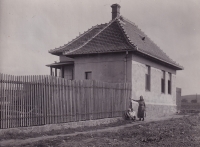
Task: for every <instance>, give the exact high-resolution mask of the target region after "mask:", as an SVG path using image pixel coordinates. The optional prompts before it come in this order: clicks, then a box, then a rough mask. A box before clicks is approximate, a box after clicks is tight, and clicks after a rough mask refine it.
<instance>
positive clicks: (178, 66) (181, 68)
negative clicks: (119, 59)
mask: <svg viewBox="0 0 200 147" xmlns="http://www.w3.org/2000/svg"><path fill="white" fill-rule="evenodd" d="M137 51H138V52H140V53H142V54H145V55H147V56H149V57H152V58H154V59H156V60H159V61H161V62H164V63H166V64H168V65H171V66H172V67H174V68H175V69H176V70H183V69H184V68H183V67H182V66H180V65H177V64H172V63H169V62H167V61H165V60H163V59H160V58H158V57H155V56H153V55H151V54H148V53H146V52H143V51H141V50H139V49H137Z"/></svg>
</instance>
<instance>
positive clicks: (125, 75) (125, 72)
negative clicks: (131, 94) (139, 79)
mask: <svg viewBox="0 0 200 147" xmlns="http://www.w3.org/2000/svg"><path fill="white" fill-rule="evenodd" d="M127 57H128V51H126V55H125V58H124V82H125V83H126V82H127Z"/></svg>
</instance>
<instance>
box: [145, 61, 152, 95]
mask: <svg viewBox="0 0 200 147" xmlns="http://www.w3.org/2000/svg"><path fill="white" fill-rule="evenodd" d="M146 70H147V71H146V80H145V88H146V90H148V91H150V84H151V83H150V81H151V79H150V75H151V74H150V73H151V68H150V66H148V65H147V66H146Z"/></svg>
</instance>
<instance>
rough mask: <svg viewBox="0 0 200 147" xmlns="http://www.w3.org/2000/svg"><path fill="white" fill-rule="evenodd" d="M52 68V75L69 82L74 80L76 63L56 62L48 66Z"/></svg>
mask: <svg viewBox="0 0 200 147" xmlns="http://www.w3.org/2000/svg"><path fill="white" fill-rule="evenodd" d="M46 66H47V67H50V75H51V76H55V77H61V78H65V79H68V80H73V79H74V61H65V62H55V63H52V64H48V65H46Z"/></svg>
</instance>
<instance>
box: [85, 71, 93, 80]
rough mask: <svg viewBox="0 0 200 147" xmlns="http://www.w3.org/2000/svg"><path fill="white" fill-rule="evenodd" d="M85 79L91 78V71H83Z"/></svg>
mask: <svg viewBox="0 0 200 147" xmlns="http://www.w3.org/2000/svg"><path fill="white" fill-rule="evenodd" d="M85 79H86V80H91V79H92V72H91V71H89V72H85Z"/></svg>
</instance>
